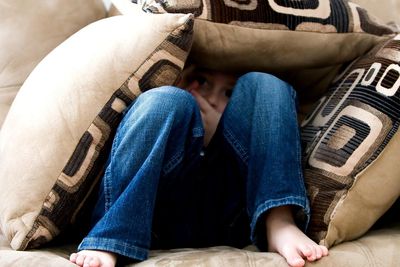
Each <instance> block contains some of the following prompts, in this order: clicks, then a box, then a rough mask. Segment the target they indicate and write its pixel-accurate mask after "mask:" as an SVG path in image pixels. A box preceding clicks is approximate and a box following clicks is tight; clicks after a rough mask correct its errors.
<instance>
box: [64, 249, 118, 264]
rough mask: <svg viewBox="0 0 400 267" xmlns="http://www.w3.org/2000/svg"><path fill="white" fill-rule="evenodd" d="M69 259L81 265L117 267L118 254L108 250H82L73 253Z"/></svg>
mask: <svg viewBox="0 0 400 267" xmlns="http://www.w3.org/2000/svg"><path fill="white" fill-rule="evenodd" d="M69 260H70V261H71V262H72V263H75V264H76V265H78V266H81V267H115V264H116V262H117V255H116V254H114V253H111V252H107V251H100V250H82V251H79V252H78V253H72V254H71V256H70V257H69Z"/></svg>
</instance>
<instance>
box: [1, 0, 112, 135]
mask: <svg viewBox="0 0 400 267" xmlns="http://www.w3.org/2000/svg"><path fill="white" fill-rule="evenodd" d="M105 15H106V11H105V8H104V4H103V1H101V0H86V1H65V0H41V1H34V0H27V1H9V0H0V40H1V41H0V128H1V125H2V124H3V121H4V119H5V117H6V115H7V113H8V110H9V109H10V106H11V103H12V101H13V100H14V98H15V95H16V94H17V92H18V90H19V89H20V87H21V86H22V84H23V82H24V81H25V79H26V78H27V77H28V75H29V73H30V72H31V71H32V70H33V69H34V67H35V66H36V65H37V64H38V63H39V62H40V61H41V60H42V59H43V58H44V57H45V56H46V55H47V54H48V53H49V52H50V51H51V50H52V49H54V48H55V47H56V46H57V45H59V44H60V43H62V42H63V41H65V39H67V38H68V37H69V36H71V35H72V34H73V33H75V32H77V31H78V30H80V29H81V28H83V27H84V26H86V25H88V24H89V23H91V22H93V21H96V20H99V19H102V18H104V17H105ZM49 22H51V23H49Z"/></svg>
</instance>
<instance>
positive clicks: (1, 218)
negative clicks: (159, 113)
mask: <svg viewBox="0 0 400 267" xmlns="http://www.w3.org/2000/svg"><path fill="white" fill-rule="evenodd" d="M192 26H193V21H192V16H191V15H182V14H176V15H175V14H165V15H152V14H146V13H144V12H141V11H140V10H139V11H138V12H137V13H136V14H135V15H134V16H117V17H113V18H108V19H104V20H100V21H98V22H95V23H93V24H91V25H89V26H87V27H85V28H84V29H82V30H80V31H79V32H78V33H76V34H74V35H73V36H72V37H70V38H69V39H68V40H66V41H65V42H64V43H62V44H61V45H60V46H58V47H57V48H56V49H55V50H53V51H52V52H51V53H50V54H49V55H48V56H46V57H45V59H44V60H43V61H41V62H40V63H39V65H38V66H37V67H36V68H35V70H34V71H33V72H32V73H31V75H30V76H29V78H28V79H27V80H26V82H25V83H24V85H23V87H22V88H21V90H20V92H19V93H18V95H17V97H16V99H15V101H14V103H13V104H12V107H11V109H10V112H9V114H8V116H7V118H6V121H5V123H4V126H3V129H2V131H1V132H0V184H1V190H0V226H1V231H2V232H3V233H4V235H5V236H6V237H7V239H8V240H9V241H10V243H11V246H12V247H13V248H14V249H18V250H21V249H25V248H31V247H35V246H38V245H40V244H43V243H45V242H46V241H49V240H51V239H52V238H53V237H54V236H56V235H57V234H58V233H59V232H60V231H62V230H63V229H64V227H65V226H66V225H68V223H69V222H70V221H71V220H73V219H74V216H75V214H76V213H77V211H78V210H79V208H80V207H81V206H82V205H83V203H84V202H85V199H86V197H87V196H88V194H89V193H90V191H91V190H92V188H93V186H94V185H95V183H96V181H97V179H98V176H99V174H100V173H101V169H102V166H103V165H104V161H105V159H106V157H107V154H108V150H109V143H110V142H111V140H112V137H113V132H114V130H115V128H116V126H117V125H118V123H119V121H120V117H121V112H122V111H123V110H124V109H125V108H126V107H127V105H129V104H130V102H132V100H133V99H134V98H135V97H136V96H137V95H139V94H140V92H141V91H144V90H148V89H150V88H153V87H157V86H161V85H166V84H172V83H174V82H175V80H176V78H177V75H178V74H179V73H180V71H181V69H182V67H183V65H184V62H185V60H186V56H187V54H188V51H189V49H190V46H191V42H192Z"/></svg>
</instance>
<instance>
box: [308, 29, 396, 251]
mask: <svg viewBox="0 0 400 267" xmlns="http://www.w3.org/2000/svg"><path fill="white" fill-rule="evenodd" d="M399 62H400V35H399V36H396V37H394V38H393V39H391V40H389V41H387V42H384V43H383V44H380V45H378V46H377V47H376V48H374V49H373V50H371V51H370V52H369V53H368V54H366V55H365V56H362V57H360V58H359V59H357V60H356V61H355V62H354V63H353V64H351V65H350V66H349V67H348V68H347V69H346V70H345V71H344V72H343V73H342V75H340V76H339V77H338V78H337V80H336V81H335V83H334V84H333V85H332V87H331V88H330V90H329V91H328V92H327V94H326V95H325V96H324V97H322V98H321V99H320V101H319V102H318V103H317V106H316V108H315V109H314V111H313V112H312V113H311V114H310V115H309V116H308V117H307V118H306V120H305V121H304V122H303V125H302V140H303V142H304V147H305V150H304V152H305V157H304V160H305V179H306V184H307V187H308V191H309V194H310V198H311V204H312V207H311V210H312V216H311V222H310V227H309V234H310V235H311V236H312V237H313V238H314V239H315V240H317V241H320V242H321V243H323V244H325V245H327V246H332V245H334V244H338V243H340V242H343V241H346V240H351V239H354V238H357V237H359V236H361V235H362V234H364V233H365V232H366V231H367V230H368V229H369V228H370V227H371V226H372V224H374V223H375V222H376V220H377V219H378V218H379V217H380V216H381V215H382V214H383V213H384V212H385V211H387V210H388V209H389V208H390V206H391V205H392V204H393V203H394V202H395V201H396V199H397V198H398V197H399V195H400V165H399V163H398V162H399V160H398V159H399V158H400V133H399V123H400V120H399V119H400V101H399V100H400V90H399V88H400V65H399Z"/></svg>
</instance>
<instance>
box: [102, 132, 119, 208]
mask: <svg viewBox="0 0 400 267" xmlns="http://www.w3.org/2000/svg"><path fill="white" fill-rule="evenodd" d="M117 142H119V134H118V132H117V134H116V135H115V137H114V140H113V142H112V146H111V152H110V153H111V154H110V158H111V159H110V162H109V164H108V166H107V168H106V170H105V172H104V178H103V179H104V209H105V211H108V210H109V209H110V208H111V204H112V195H111V192H112V182H111V181H110V180H111V179H109V176H110V173H111V169H112V168H113V162H112V158H113V157H112V155H115V152H116V149H117V148H116V144H117Z"/></svg>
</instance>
